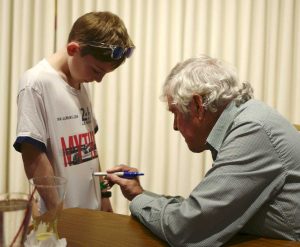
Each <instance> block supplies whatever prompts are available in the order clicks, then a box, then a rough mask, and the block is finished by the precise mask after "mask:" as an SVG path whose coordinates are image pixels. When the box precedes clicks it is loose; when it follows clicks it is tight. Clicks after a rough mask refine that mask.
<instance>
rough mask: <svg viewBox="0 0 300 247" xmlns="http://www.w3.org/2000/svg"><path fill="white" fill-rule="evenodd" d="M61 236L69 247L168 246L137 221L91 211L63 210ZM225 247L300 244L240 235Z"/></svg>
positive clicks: (59, 222) (264, 246) (59, 223)
mask: <svg viewBox="0 0 300 247" xmlns="http://www.w3.org/2000/svg"><path fill="white" fill-rule="evenodd" d="M58 232H59V235H60V237H61V238H66V239H67V242H68V246H71V247H82V246H89V247H93V246H113V247H119V246H120V247H121V246H122V247H129V246H130V247H139V246H141V247H148V246H149V247H154V246H155V247H160V246H168V245H167V244H166V243H165V242H163V241H161V240H160V239H158V238H157V237H156V236H154V235H153V234H152V233H151V232H150V231H149V230H148V229H147V228H146V227H144V226H143V225H142V224H141V223H139V222H138V221H137V220H136V219H134V218H133V217H131V216H127V215H120V214H113V213H107V212H102V211H95V210H89V209H80V208H70V209H65V210H63V212H62V214H61V217H60V219H59V220H58ZM225 246H232V247H237V246H239V247H240V246H241V247H294V246H298V247H300V242H292V241H285V240H275V239H266V238H260V237H255V236H249V235H237V236H235V237H234V238H233V239H232V240H231V241H230V242H229V243H227V244H226V245H225Z"/></svg>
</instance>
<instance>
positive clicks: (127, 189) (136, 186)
mask: <svg viewBox="0 0 300 247" xmlns="http://www.w3.org/2000/svg"><path fill="white" fill-rule="evenodd" d="M122 171H129V172H137V171H138V170H137V169H136V168H132V167H129V166H125V165H119V166H115V167H114V168H111V169H109V170H107V173H113V172H122ZM107 180H108V181H109V183H110V184H111V185H112V184H118V185H119V186H120V188H121V191H122V193H123V195H124V196H125V197H126V198H127V199H128V200H129V201H131V200H132V199H133V198H135V197H136V196H137V195H139V194H141V193H143V191H144V190H143V188H142V186H141V184H140V180H139V178H138V177H135V178H122V177H119V176H117V175H114V174H108V175H107Z"/></svg>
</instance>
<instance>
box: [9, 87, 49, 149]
mask: <svg viewBox="0 0 300 247" xmlns="http://www.w3.org/2000/svg"><path fill="white" fill-rule="evenodd" d="M17 103H18V124H17V138H16V141H15V143H14V145H13V146H14V148H15V149H16V150H17V151H19V152H20V151H21V150H20V149H21V144H22V143H24V142H26V143H30V144H32V145H34V146H35V147H37V148H38V149H40V150H41V151H43V152H45V151H46V146H47V139H48V134H47V121H46V119H47V114H46V110H45V105H44V101H43V98H42V94H41V92H40V91H39V90H37V89H35V88H33V87H32V86H26V87H24V88H23V89H22V90H21V91H20V92H19V95H18V99H17Z"/></svg>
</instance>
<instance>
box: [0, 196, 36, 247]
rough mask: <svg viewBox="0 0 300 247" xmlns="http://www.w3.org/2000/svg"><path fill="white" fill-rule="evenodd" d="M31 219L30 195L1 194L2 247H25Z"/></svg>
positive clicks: (0, 241) (0, 240) (0, 225)
mask: <svg viewBox="0 0 300 247" xmlns="http://www.w3.org/2000/svg"><path fill="white" fill-rule="evenodd" d="M30 217H31V204H30V203H29V195H28V194H25V193H6V194H0V247H6V246H7V247H8V246H9V247H16V246H23V243H24V240H25V238H26V234H27V228H28V224H29V221H30Z"/></svg>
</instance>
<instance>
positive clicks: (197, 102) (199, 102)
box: [193, 94, 205, 119]
mask: <svg viewBox="0 0 300 247" xmlns="http://www.w3.org/2000/svg"><path fill="white" fill-rule="evenodd" d="M193 104H194V111H195V115H196V117H197V118H199V119H202V118H203V116H204V113H205V109H204V107H203V99H202V96H200V95H198V94H195V95H194V96H193Z"/></svg>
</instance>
